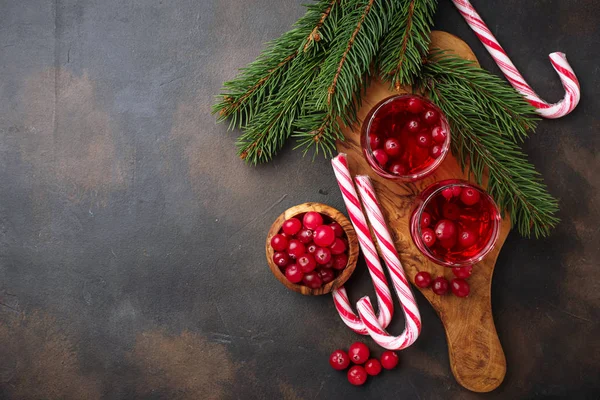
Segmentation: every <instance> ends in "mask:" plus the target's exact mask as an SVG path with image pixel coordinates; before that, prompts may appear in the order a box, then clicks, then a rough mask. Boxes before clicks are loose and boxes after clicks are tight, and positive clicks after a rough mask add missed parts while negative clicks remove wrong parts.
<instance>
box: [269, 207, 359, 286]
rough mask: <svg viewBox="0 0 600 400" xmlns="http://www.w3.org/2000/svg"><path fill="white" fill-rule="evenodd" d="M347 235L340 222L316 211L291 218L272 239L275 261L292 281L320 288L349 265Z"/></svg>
mask: <svg viewBox="0 0 600 400" xmlns="http://www.w3.org/2000/svg"><path fill="white" fill-rule="evenodd" d="M300 219H302V222H301V221H300ZM345 236H346V234H345V232H344V230H343V229H342V226H341V225H340V224H338V223H337V222H335V221H333V220H331V218H329V217H328V216H326V215H323V214H319V213H318V212H315V211H310V212H307V213H306V214H302V215H299V216H298V217H294V218H290V219H288V220H286V221H285V222H284V223H283V225H282V227H281V230H280V231H279V233H278V234H277V235H275V236H273V238H272V239H271V247H272V248H273V250H275V254H273V262H274V263H275V264H276V265H277V266H279V268H280V269H281V271H282V272H283V273H284V274H285V277H286V278H287V279H288V280H289V281H290V282H292V283H300V282H302V284H304V285H305V286H308V287H309V288H311V289H318V288H320V287H321V286H323V285H324V284H327V283H329V282H331V281H333V280H334V279H335V278H336V276H337V275H338V274H339V273H340V271H341V270H343V269H344V268H346V265H347V264H348V240H347V239H346V237H345Z"/></svg>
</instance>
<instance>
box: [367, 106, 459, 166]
mask: <svg viewBox="0 0 600 400" xmlns="http://www.w3.org/2000/svg"><path fill="white" fill-rule="evenodd" d="M447 136H448V132H447V131H446V130H444V128H443V127H442V126H441V125H440V114H439V112H438V111H437V110H435V109H433V108H432V107H431V106H429V105H428V104H426V102H424V101H423V100H422V99H420V98H418V97H400V98H398V99H396V100H395V101H394V102H393V103H391V104H390V105H387V106H384V108H382V109H380V110H378V111H377V115H376V116H374V118H373V122H372V123H371V129H370V131H369V135H368V140H369V145H370V147H371V150H372V152H373V157H374V158H375V160H377V163H378V164H379V165H380V166H381V168H383V169H384V170H385V171H386V172H388V173H391V174H394V175H407V174H412V173H416V172H419V171H420V170H423V169H425V168H426V167H427V166H429V165H430V164H432V163H433V161H434V160H435V159H437V158H438V157H440V156H441V155H442V153H443V145H444V143H445V142H446V138H447Z"/></svg>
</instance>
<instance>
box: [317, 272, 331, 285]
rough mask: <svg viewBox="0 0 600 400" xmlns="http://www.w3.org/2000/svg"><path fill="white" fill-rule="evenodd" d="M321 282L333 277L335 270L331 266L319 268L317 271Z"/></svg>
mask: <svg viewBox="0 0 600 400" xmlns="http://www.w3.org/2000/svg"><path fill="white" fill-rule="evenodd" d="M317 273H318V274H319V278H321V280H322V281H323V283H329V282H331V281H332V280H334V279H335V272H333V270H332V269H331V268H319V271H318V272H317Z"/></svg>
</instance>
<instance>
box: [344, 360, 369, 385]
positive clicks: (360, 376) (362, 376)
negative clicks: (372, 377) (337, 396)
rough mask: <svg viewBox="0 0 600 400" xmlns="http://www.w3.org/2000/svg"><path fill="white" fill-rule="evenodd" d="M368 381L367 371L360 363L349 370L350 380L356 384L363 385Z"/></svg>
mask: <svg viewBox="0 0 600 400" xmlns="http://www.w3.org/2000/svg"><path fill="white" fill-rule="evenodd" d="M366 381H367V371H365V369H364V368H363V367H361V366H360V365H355V366H353V367H352V368H350V369H349V370H348V382H350V383H351V384H353V385H354V386H360V385H363V384H364V383H365V382H366Z"/></svg>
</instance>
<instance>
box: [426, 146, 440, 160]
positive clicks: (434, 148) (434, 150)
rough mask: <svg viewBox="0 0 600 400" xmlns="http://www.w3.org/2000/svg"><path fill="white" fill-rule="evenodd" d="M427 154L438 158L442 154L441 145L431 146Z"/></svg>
mask: <svg viewBox="0 0 600 400" xmlns="http://www.w3.org/2000/svg"><path fill="white" fill-rule="evenodd" d="M429 155H430V156H431V157H432V158H439V156H441V155H442V146H438V145H435V146H432V147H431V149H430V150H429Z"/></svg>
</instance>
